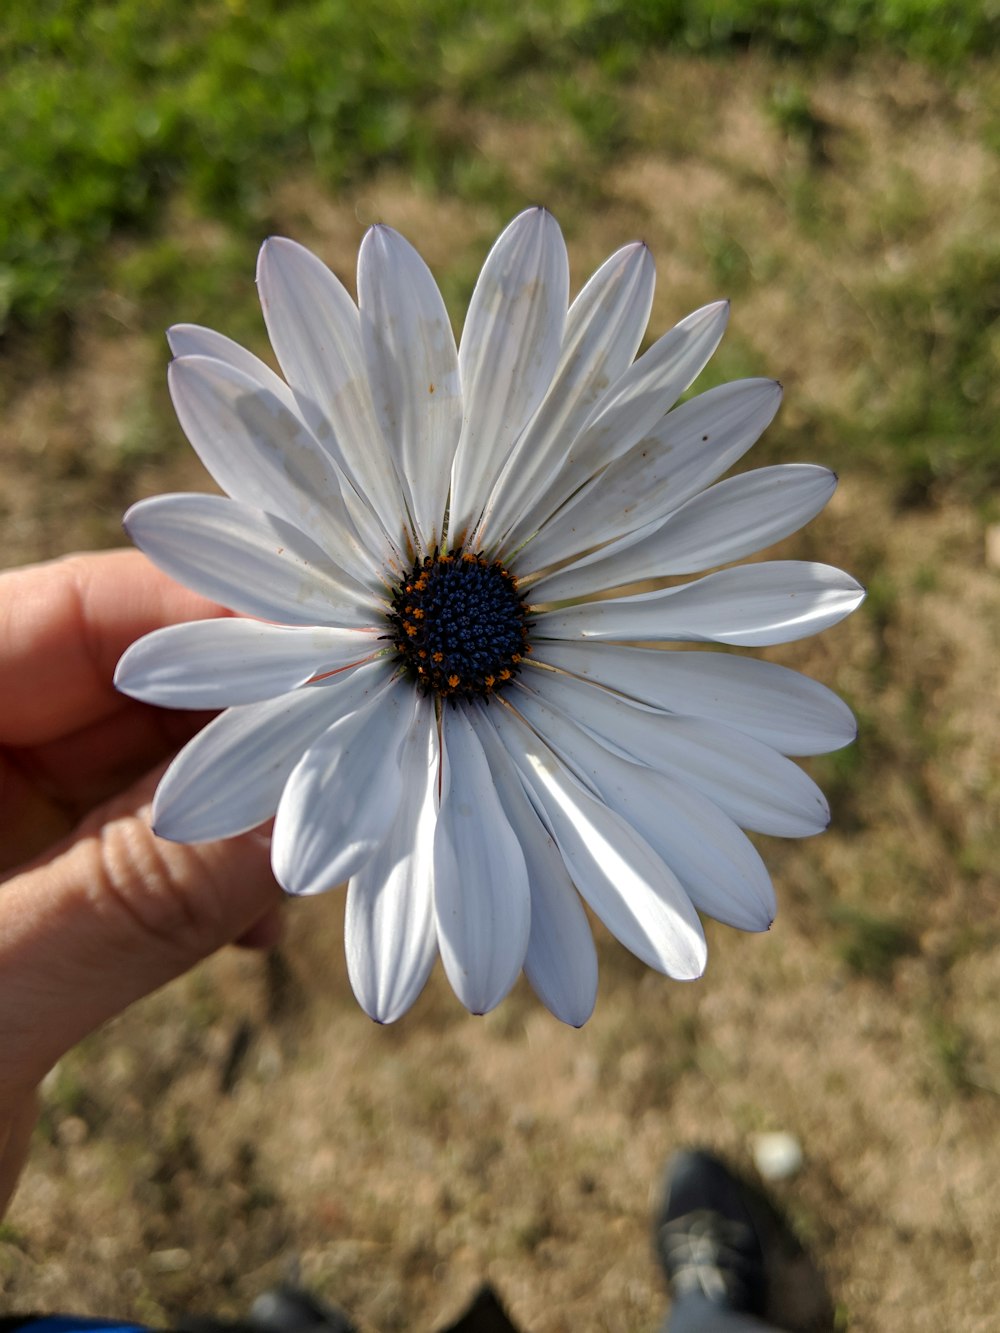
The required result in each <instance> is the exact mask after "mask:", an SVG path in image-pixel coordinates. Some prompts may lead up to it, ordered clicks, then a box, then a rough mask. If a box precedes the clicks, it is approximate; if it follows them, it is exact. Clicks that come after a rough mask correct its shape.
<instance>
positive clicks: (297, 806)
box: [271, 668, 417, 895]
mask: <svg viewBox="0 0 1000 1333" xmlns="http://www.w3.org/2000/svg"><path fill="white" fill-rule="evenodd" d="M365 669H366V668H361V670H365ZM371 669H372V668H368V670H371ZM359 674H360V671H358V672H355V673H354V677H353V679H354V680H357V677H358V675H359ZM416 698H417V695H416V692H415V691H414V690H413V689H412V688H411V687H410V686H409V685H408V684H406V683H405V682H399V681H390V682H389V683H388V684H387V683H386V680H385V676H384V675H382V676H381V678H380V677H378V676H373V678H372V686H371V688H370V689H369V690H368V691H367V692H366V695H365V698H364V700H363V702H359V703H358V705H357V707H355V709H354V711H353V712H351V713H349V714H347V715H346V716H343V717H341V719H340V721H339V722H336V723H334V725H333V726H332V727H329V728H328V729H327V730H326V731H325V732H324V733H323V735H322V736H320V737H319V738H318V739H317V740H315V741H314V742H313V743H312V745H310V747H309V749H308V750H307V751H306V752H305V754H304V755H303V756H302V758H301V759H300V760H299V762H298V764H296V766H295V768H294V769H293V770H292V773H291V776H290V777H289V779H288V782H287V783H286V784H285V789H284V791H283V792H282V793H281V800H280V801H279V802H278V809H277V812H276V813H275V817H274V833H273V834H272V837H271V865H272V866H273V868H274V874H275V878H276V879H277V881H278V883H279V884H280V885H281V887H282V888H283V889H285V890H286V892H288V893H294V894H296V895H311V894H314V893H323V892H325V891H326V890H327V889H333V888H336V886H337V885H338V884H341V883H343V882H344V880H347V879H350V877H351V875H353V874H354V873H355V872H356V871H358V870H360V869H361V867H362V866H363V865H364V864H365V862H366V861H368V860H370V858H371V857H372V856H374V854H375V852H376V851H377V850H378V847H379V845H380V843H381V842H382V841H383V839H384V838H385V837H386V835H387V834H388V832H389V829H390V827H391V825H392V821H393V819H394V818H395V815H396V811H397V809H398V808H399V802H400V799H401V797H402V794H403V777H402V774H401V772H400V767H399V751H400V747H401V746H402V744H403V739H404V737H405V736H406V733H407V731H408V730H409V728H410V725H411V723H412V720H413V714H414V709H415V706H416V705H415V701H416Z"/></svg>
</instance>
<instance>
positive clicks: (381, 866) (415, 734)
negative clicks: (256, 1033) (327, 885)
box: [344, 700, 439, 1023]
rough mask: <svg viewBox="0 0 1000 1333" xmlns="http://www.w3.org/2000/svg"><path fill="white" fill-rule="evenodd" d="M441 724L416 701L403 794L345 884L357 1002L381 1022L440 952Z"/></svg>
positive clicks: (399, 1009)
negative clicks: (377, 842)
mask: <svg viewBox="0 0 1000 1333" xmlns="http://www.w3.org/2000/svg"><path fill="white" fill-rule="evenodd" d="M438 765H439V758H438V747H437V725H436V722H435V718H434V710H433V707H432V706H431V704H430V702H429V701H428V700H421V701H419V702H418V706H417V713H416V716H415V718H414V722H413V726H412V727H411V728H410V731H409V733H408V734H407V737H406V740H405V741H404V742H403V748H402V750H401V751H400V755H399V766H400V770H401V772H402V775H403V796H402V800H401V801H400V803H399V810H398V811H397V814H396V818H395V819H394V820H393V822H392V825H391V827H390V829H389V833H388V836H387V837H386V838H385V840H384V842H383V843H382V844H381V846H380V847H379V848H378V850H377V851H376V852H375V854H374V856H373V857H372V858H371V860H370V861H368V862H366V863H365V865H364V866H362V868H361V869H360V870H359V871H358V872H357V873H356V874H355V875H353V876H352V878H351V881H350V883H349V884H348V886H347V911H346V915H345V918H344V947H345V950H346V953H347V972H348V975H349V977H350V979H351V986H352V987H353V989H354V994H355V995H356V996H357V999H358V1003H359V1004H360V1005H361V1007H362V1009H364V1011H365V1013H366V1014H368V1016H369V1017H370V1018H374V1019H375V1021H376V1022H377V1023H394V1022H395V1021H396V1019H397V1018H401V1017H402V1016H403V1014H405V1013H406V1011H407V1010H408V1009H409V1008H410V1006H411V1005H412V1004H413V1002H414V1000H415V999H416V998H417V996H418V995H419V994H420V992H421V991H422V990H423V988H424V986H425V984H426V982H427V978H428V977H429V976H430V972H431V968H432V967H433V966H434V959H435V958H436V957H437V929H436V926H435V921H434V829H435V825H436V823H437V779H438Z"/></svg>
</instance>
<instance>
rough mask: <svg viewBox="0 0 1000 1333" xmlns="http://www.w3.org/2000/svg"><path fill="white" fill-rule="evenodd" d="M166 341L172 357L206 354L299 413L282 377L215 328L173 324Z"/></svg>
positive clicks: (292, 395) (295, 412)
mask: <svg viewBox="0 0 1000 1333" xmlns="http://www.w3.org/2000/svg"><path fill="white" fill-rule="evenodd" d="M167 342H168V343H169V344H170V350H171V352H173V354H174V356H209V357H212V358H213V359H214V360H216V361H225V362H226V364H227V365H230V366H233V367H235V369H236V370H240V371H242V372H243V374H244V375H249V376H250V378H251V379H252V380H255V381H256V382H257V383H258V384H259V385H260V386H261V388H263V389H267V390H268V392H270V393H273V394H274V396H275V397H276V398H279V399H280V400H281V402H283V403H284V405H285V406H286V407H287V408H288V410H289V411H290V412H292V413H294V414H295V415H296V416H298V415H299V408H298V404H297V403H296V401H295V395H294V393H292V391H291V389H290V388H289V387H288V385H287V384H286V383H285V381H284V380H283V379H282V378H281V376H280V375H276V374H275V373H274V371H273V370H272V369H271V367H270V366H269V365H267V364H266V363H265V362H264V361H261V359H260V357H258V356H254V354H253V352H248V351H247V349H246V348H245V347H241V346H240V344H239V343H237V342H233V340H232V338H227V337H226V336H225V335H224V334H222V333H216V331H215V330H214V329H206V328H202V326H201V325H200V324H174V325H173V327H172V328H169V329H167Z"/></svg>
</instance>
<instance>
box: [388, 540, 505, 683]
mask: <svg viewBox="0 0 1000 1333" xmlns="http://www.w3.org/2000/svg"><path fill="white" fill-rule="evenodd" d="M389 621H390V623H391V625H392V627H393V630H394V633H393V636H392V639H393V643H394V644H395V646H396V649H397V651H398V652H399V654H400V656H401V657H402V658H403V660H404V662H405V663H406V666H407V668H408V670H409V672H410V673H411V675H412V676H413V678H414V679H415V680H416V681H417V684H418V685H419V686H420V687H421V688H422V689H423V691H424V692H425V693H431V692H433V693H435V694H437V695H440V696H441V697H443V698H452V699H454V698H456V697H457V698H463V699H484V698H488V697H489V695H490V694H492V693H493V692H494V691H495V690H496V689H498V688H500V687H501V686H503V685H505V684H506V683H507V682H508V681H510V680H513V678H514V676H515V675H516V674H517V671H518V669H519V667H520V664H521V661H522V659H523V657H524V655H525V654H526V653H528V652H530V647H529V645H528V642H527V638H528V622H527V618H526V615H525V609H524V603H523V601H522V599H521V597H520V596H519V594H518V591H517V584H516V581H515V579H514V577H513V575H512V574H510V573H509V572H508V570H506V569H505V568H504V566H503V565H502V564H501V563H500V561H499V560H493V561H490V560H486V559H484V558H483V556H482V555H474V554H473V553H472V552H471V551H464V552H456V551H451V552H442V553H438V552H435V553H434V554H433V555H428V556H425V558H424V559H423V560H422V561H418V562H417V563H416V564H414V566H413V569H412V570H411V571H410V573H409V574H408V575H407V576H406V578H404V579H403V580H401V582H400V584H399V586H398V587H397V589H396V591H395V593H394V594H393V597H392V612H391V614H390V616H389Z"/></svg>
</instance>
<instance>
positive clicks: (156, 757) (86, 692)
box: [0, 551, 282, 1211]
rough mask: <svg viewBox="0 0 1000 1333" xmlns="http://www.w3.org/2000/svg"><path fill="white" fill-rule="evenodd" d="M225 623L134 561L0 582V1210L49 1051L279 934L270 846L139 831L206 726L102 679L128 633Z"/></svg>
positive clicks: (56, 565) (13, 575) (78, 560)
mask: <svg viewBox="0 0 1000 1333" xmlns="http://www.w3.org/2000/svg"><path fill="white" fill-rule="evenodd" d="M221 614H224V612H222V611H221V609H220V608H219V607H218V606H216V605H214V604H213V603H211V602H208V601H206V600H205V599H204V598H202V597H198V596H197V595H196V594H194V593H191V592H188V591H187V590H186V589H184V588H181V587H179V586H178V585H176V584H174V583H172V582H171V581H170V580H169V579H167V578H166V577H165V576H163V575H161V574H160V573H159V572H158V571H157V570H156V569H155V568H154V567H153V566H152V565H151V564H150V563H149V562H148V561H147V560H146V558H145V557H144V556H142V555H140V554H139V553H138V552H135V551H113V552H103V553H99V554H95V555H78V556H71V557H68V558H66V559H63V560H57V561H52V562H50V563H47V564H41V565H33V566H30V567H28V568H25V569H17V570H11V571H8V572H6V573H2V574H0V831H2V832H0V1211H2V1209H3V1206H4V1204H5V1203H6V1201H7V1200H8V1198H9V1197H10V1194H11V1193H12V1192H13V1188H14V1185H15V1183H16V1180H17V1176H18V1173H19V1171H20V1168H21V1165H22V1164H23V1160H24V1156H25V1153H26V1151H27V1143H28V1138H29V1136H30V1133H31V1128H32V1126H33V1124H34V1118H35V1113H34V1090H35V1088H36V1087H37V1085H38V1082H39V1081H40V1079H41V1078H42V1077H43V1076H44V1075H45V1074H46V1073H47V1072H48V1070H49V1069H50V1068H51V1067H52V1065H53V1064H54V1063H55V1061H56V1060H58V1059H59V1057H60V1056H61V1055H63V1054H64V1053H65V1052H66V1051H67V1050H69V1049H70V1047H71V1046H73V1045H74V1044H75V1043H76V1042H77V1041H79V1040H80V1038H81V1037H83V1036H84V1035H86V1033H88V1032H90V1031H92V1030H93V1029H94V1028H96V1027H99V1026H100V1024H101V1023H103V1022H105V1021H106V1020H107V1019H108V1018H110V1017H112V1016H113V1015H114V1014H116V1013H118V1012H120V1011H121V1010H122V1009H124V1008H126V1007H127V1006H128V1005H129V1004H131V1003H132V1002H133V1001H134V1000H137V999H139V998H140V997H141V996H143V995H146V994H148V993H149V992H151V991H153V990H156V989H157V988H158V987H159V986H162V985H163V984H164V983H165V982H167V981H170V980H172V979H173V978H174V977H176V976H179V975H180V974H181V973H183V972H185V971H187V970H188V968H190V967H192V966H193V965H194V964H195V963H196V962H198V961H200V960H201V959H202V958H204V957H207V956H208V955H209V954H211V953H213V952H214V951H215V950H217V949H219V948H221V947H222V946H223V945H224V944H228V943H231V942H233V941H238V942H240V943H244V944H249V945H256V946H267V945H268V944H270V943H273V942H274V940H275V939H276V937H277V910H278V904H279V903H280V901H281V897H282V895H281V892H280V890H279V888H278V886H277V885H276V883H275V882H274V879H273V877H272V875H271V870H270V862H269V855H268V846H267V839H266V838H264V837H262V836H261V835H260V834H259V833H247V834H244V835H243V836H242V837H239V838H231V839H228V840H227V841H225V842H218V843H202V844H200V845H196V846H185V845H181V844H178V843H170V842H164V841H163V840H162V839H159V838H156V837H155V836H154V835H153V833H152V831H151V829H150V825H149V807H150V802H151V800H152V794H153V790H154V788H155V786H156V781H157V779H158V777H159V774H160V772H161V771H162V768H163V765H164V762H165V761H166V760H167V759H168V758H169V757H170V756H171V755H172V754H173V753H174V752H175V751H176V750H177V749H178V747H179V746H180V745H181V744H183V743H184V741H186V740H187V739H188V738H189V737H190V736H191V735H192V734H193V733H194V732H195V731H196V730H197V729H198V727H199V726H201V725H202V723H203V722H204V721H205V720H206V719H205V717H204V716H203V715H197V716H195V715H192V714H190V713H174V712H170V711H167V710H163V709H157V708H153V707H151V706H149V705H147V704H141V703H137V702H136V701H135V700H132V699H128V698H126V697H125V696H124V695H121V694H119V693H118V692H117V691H116V690H115V689H114V686H113V685H112V676H113V673H114V668H115V664H116V662H117V660H118V658H119V656H120V655H121V653H122V652H123V651H124V649H125V648H126V647H127V646H128V645H129V644H130V643H131V642H132V641H133V640H134V639H136V638H138V637H139V636H140V635H142V634H145V633H147V632H148V631H150V630H152V629H156V628H158V627H159V626H161V625H166V624H172V623H174V622H177V621H183V620H195V619H204V618H206V617H209V616H215V615H221Z"/></svg>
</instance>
